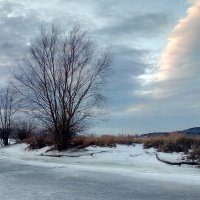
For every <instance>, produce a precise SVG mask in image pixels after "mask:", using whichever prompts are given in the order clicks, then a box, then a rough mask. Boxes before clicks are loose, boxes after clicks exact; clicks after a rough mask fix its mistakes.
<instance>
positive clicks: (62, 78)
mask: <svg viewBox="0 0 200 200" xmlns="http://www.w3.org/2000/svg"><path fill="white" fill-rule="evenodd" d="M109 70H110V55H109V53H108V52H107V51H104V52H99V51H97V48H96V46H95V44H94V42H93V41H91V40H90V39H89V37H88V36H87V34H86V32H83V31H81V30H80V27H79V26H75V27H74V28H73V29H72V31H70V32H69V33H68V34H65V33H63V32H61V31H59V29H58V28H56V27H55V26H52V28H51V30H50V31H47V30H42V31H41V34H40V36H39V38H37V40H36V41H35V42H34V43H33V44H32V45H31V46H30V50H29V53H28V54H27V56H26V57H25V59H24V62H23V65H22V66H21V67H20V71H19V73H18V75H15V77H16V79H17V81H18V82H19V90H20V91H21V93H22V94H23V95H24V96H25V97H26V99H27V100H28V101H29V102H30V103H31V106H32V109H33V111H34V113H36V114H37V117H39V119H40V120H41V121H42V122H43V125H44V126H45V127H46V128H47V129H48V130H49V131H50V132H51V133H52V134H54V137H55V140H56V144H57V148H58V149H64V148H67V147H68V146H69V141H70V139H71V138H72V137H74V136H75V135H76V134H77V133H79V132H81V131H83V130H85V129H86V128H88V125H89V124H90V122H91V119H92V118H93V117H96V116H97V111H98V109H99V108H100V106H101V103H102V102H103V100H104V96H103V95H102V86H103V85H104V82H105V80H106V78H107V77H108V76H109V74H110V73H109Z"/></svg>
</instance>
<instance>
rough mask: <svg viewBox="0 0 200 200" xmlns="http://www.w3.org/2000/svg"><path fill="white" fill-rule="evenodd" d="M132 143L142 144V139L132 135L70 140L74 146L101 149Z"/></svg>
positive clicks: (81, 137)
mask: <svg viewBox="0 0 200 200" xmlns="http://www.w3.org/2000/svg"><path fill="white" fill-rule="evenodd" d="M133 143H142V139H141V138H140V137H137V136H132V135H118V136H114V135H102V136H78V137H76V138H74V139H73V140H72V144H73V145H74V146H80V147H87V146H91V145H96V146H101V147H105V146H107V147H113V146H116V144H126V145H131V144H133Z"/></svg>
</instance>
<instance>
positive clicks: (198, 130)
mask: <svg viewBox="0 0 200 200" xmlns="http://www.w3.org/2000/svg"><path fill="white" fill-rule="evenodd" d="M172 132H178V133H184V134H186V135H199V136H200V127H193V128H189V129H185V130H182V131H172ZM172 132H152V133H146V134H142V135H140V136H141V137H151V136H162V135H169V134H170V133H172Z"/></svg>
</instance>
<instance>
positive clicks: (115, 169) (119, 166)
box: [0, 144, 200, 185]
mask: <svg viewBox="0 0 200 200" xmlns="http://www.w3.org/2000/svg"><path fill="white" fill-rule="evenodd" d="M27 147H28V146H27V145H26V144H12V145H10V146H8V147H1V148H0V160H1V159H4V160H5V159H6V160H10V161H13V162H16V163H23V164H27V165H34V166H44V167H45V166H47V167H53V168H54V169H55V170H60V171H61V170H65V168H68V169H70V170H72V171H73V173H76V171H80V170H82V171H83V170H84V171H92V172H106V173H115V174H120V175H123V176H129V177H140V178H146V179H154V180H162V181H173V182H176V183H181V184H189V185H191V184H193V185H200V169H199V168H196V167H192V166H187V165H182V166H180V167H179V166H171V165H167V164H165V163H162V162H160V161H158V160H157V159H156V157H155V154H154V152H155V149H153V148H151V149H143V146H142V145H140V144H136V145H130V146H127V145H117V147H115V148H109V147H95V146H91V147H88V148H86V149H85V150H80V151H73V150H68V151H65V152H57V151H53V152H52V151H51V152H48V153H45V152H46V151H47V150H48V149H49V148H50V147H45V148H42V149H40V150H28V148H27ZM102 151H103V152H102ZM91 153H92V156H91ZM93 153H94V154H93ZM41 154H43V155H51V156H52V155H62V157H49V156H41ZM68 156H80V157H68ZM159 156H160V157H161V158H163V159H165V160H170V161H180V160H181V157H182V156H183V153H171V154H170V153H159Z"/></svg>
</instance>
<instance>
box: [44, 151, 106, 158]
mask: <svg viewBox="0 0 200 200" xmlns="http://www.w3.org/2000/svg"><path fill="white" fill-rule="evenodd" d="M105 152H108V151H97V152H93V153H84V154H79V155H70V154H58V155H53V154H51V155H50V154H49V155H48V154H40V156H48V157H70V158H79V157H81V156H93V155H94V154H99V153H105Z"/></svg>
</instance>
